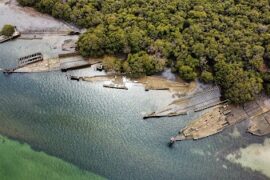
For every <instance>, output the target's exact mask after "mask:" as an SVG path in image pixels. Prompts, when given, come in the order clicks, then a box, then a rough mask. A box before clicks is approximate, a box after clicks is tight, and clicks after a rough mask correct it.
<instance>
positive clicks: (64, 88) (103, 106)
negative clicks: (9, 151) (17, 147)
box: [0, 40, 266, 180]
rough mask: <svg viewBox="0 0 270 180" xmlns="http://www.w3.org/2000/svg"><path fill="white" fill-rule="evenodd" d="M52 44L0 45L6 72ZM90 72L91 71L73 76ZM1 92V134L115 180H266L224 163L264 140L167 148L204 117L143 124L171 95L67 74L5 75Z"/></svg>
mask: <svg viewBox="0 0 270 180" xmlns="http://www.w3.org/2000/svg"><path fill="white" fill-rule="evenodd" d="M52 43H54V42H53V41H49V40H48V41H45V40H43V41H41V40H34V41H22V40H16V41H12V42H8V43H5V44H0V67H2V68H5V67H11V66H14V65H16V59H17V58H18V57H20V56H22V55H25V54H29V53H32V52H36V51H38V50H39V51H41V52H42V53H44V54H45V55H46V56H48V57H49V56H54V55H55V52H53V53H52V51H51V50H52V49H51V44H52ZM85 72H87V73H90V74H91V72H92V71H91V69H84V70H83V71H73V72H68V73H72V74H83V73H85ZM0 92H1V93H0V107H1V108H0V115H1V116H0V133H1V134H4V135H8V136H9V137H12V138H16V139H18V140H21V141H23V142H27V143H29V144H30V145H31V146H32V147H33V148H36V149H38V150H42V151H45V152H46V153H49V154H51V155H54V156H57V157H59V158H62V159H63V160H66V161H69V162H72V163H74V164H75V165H77V166H79V167H80V168H82V169H86V170H89V171H92V172H94V173H97V174H99V175H102V176H104V177H107V178H109V179H189V180H190V179H240V178H241V179H242V178H245V179H247V180H248V179H266V177H265V176H263V175H260V174H259V173H255V172H253V171H251V170H249V169H243V168H241V167H240V166H238V165H234V164H232V163H230V162H228V161H227V160H225V159H224V157H225V156H226V154H228V153H229V152H231V151H233V150H235V149H238V148H240V147H243V146H246V145H248V144H250V143H254V142H262V141H263V139H264V138H257V137H253V136H251V135H248V134H245V133H244V132H243V130H242V131H241V132H240V133H241V134H244V135H243V136H242V137H235V136H232V135H230V134H232V132H233V128H231V129H229V130H227V131H225V132H223V133H221V134H219V135H217V136H212V137H209V138H207V139H203V140H200V141H195V142H193V141H185V142H180V143H176V144H175V145H174V147H173V148H169V147H168V146H167V143H168V140H169V138H170V136H172V135H175V134H176V133H177V132H178V131H179V129H180V128H183V127H184V126H185V124H186V123H187V122H188V121H189V120H190V119H191V118H193V117H196V116H199V114H191V115H189V116H183V117H174V118H160V119H151V120H148V121H144V120H143V119H142V117H143V113H145V112H150V111H153V110H155V109H156V108H158V107H161V106H164V105H166V104H167V103H168V102H170V100H171V94H170V93H168V92H161V91H149V92H145V91H144V90H143V88H142V87H140V86H133V87H132V88H130V90H128V91H124V90H123V91H122V90H114V89H105V88H103V87H102V84H101V83H89V82H76V81H69V80H67V78H66V74H64V73H61V72H53V73H37V74H12V75H10V76H5V75H3V74H0ZM239 126H245V123H242V124H240V125H239ZM238 129H241V127H239V128H238ZM242 129H243V128H242Z"/></svg>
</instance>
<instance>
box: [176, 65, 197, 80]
mask: <svg viewBox="0 0 270 180" xmlns="http://www.w3.org/2000/svg"><path fill="white" fill-rule="evenodd" d="M179 74H180V77H181V78H183V79H184V80H187V81H192V80H194V79H195V78H196V77H197V73H196V72H195V71H194V69H193V68H192V67H190V66H187V65H182V66H180V67H179Z"/></svg>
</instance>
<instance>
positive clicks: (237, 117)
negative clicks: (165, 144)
mask: <svg viewBox="0 0 270 180" xmlns="http://www.w3.org/2000/svg"><path fill="white" fill-rule="evenodd" d="M269 101H270V100H269V99H268V98H267V97H260V98H258V99H257V100H256V101H253V102H249V103H246V104H244V105H243V106H232V105H228V104H226V103H225V104H224V105H219V106H216V107H214V108H211V109H210V110H209V111H207V112H205V113H204V114H202V115H201V116H200V117H199V118H197V119H195V120H193V121H192V122H190V123H189V124H188V125H187V126H186V127H184V128H183V129H181V130H180V132H179V134H178V135H176V136H175V137H172V138H171V139H170V143H171V144H172V143H174V142H176V141H182V140H197V139H201V138H205V137H208V136H211V135H214V134H217V133H219V132H221V131H223V130H224V129H226V128H228V127H230V126H232V125H235V124H237V123H239V122H241V121H244V120H249V121H250V125H249V127H248V132H250V133H251V134H253V135H257V136H264V135H268V134H270V103H269Z"/></svg>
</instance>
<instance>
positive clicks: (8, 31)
mask: <svg viewBox="0 0 270 180" xmlns="http://www.w3.org/2000/svg"><path fill="white" fill-rule="evenodd" d="M14 32H15V27H14V26H12V25H10V24H6V25H4V27H3V28H2V30H1V35H4V36H6V37H10V36H12V35H13V34H14Z"/></svg>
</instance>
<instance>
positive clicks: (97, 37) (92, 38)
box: [77, 25, 107, 56]
mask: <svg viewBox="0 0 270 180" xmlns="http://www.w3.org/2000/svg"><path fill="white" fill-rule="evenodd" d="M105 33H106V32H105V28H104V27H103V26H101V25H100V26H97V27H96V28H92V29H89V30H88V31H87V32H86V33H84V34H83V35H82V36H81V37H80V38H79V41H78V42H77V49H78V50H79V52H80V53H81V54H82V55H83V56H103V55H104V54H105V47H106V42H107V41H106V34H105Z"/></svg>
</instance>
